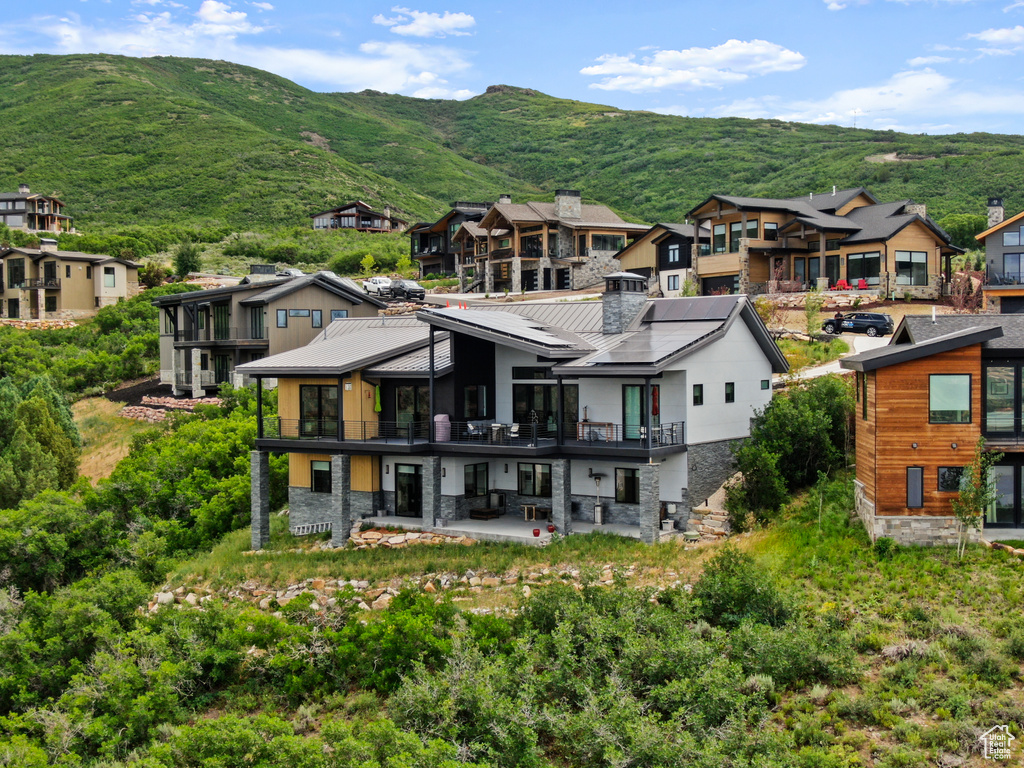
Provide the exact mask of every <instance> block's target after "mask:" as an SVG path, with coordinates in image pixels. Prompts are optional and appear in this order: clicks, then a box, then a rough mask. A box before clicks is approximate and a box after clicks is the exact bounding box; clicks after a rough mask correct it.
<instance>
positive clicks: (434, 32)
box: [373, 6, 476, 37]
mask: <svg viewBox="0 0 1024 768" xmlns="http://www.w3.org/2000/svg"><path fill="white" fill-rule="evenodd" d="M391 11H392V13H397V14H399V15H398V16H395V17H393V18H388V17H386V16H384V15H383V14H378V15H376V16H374V17H373V23H374V24H381V25H382V26H385V27H390V28H391V31H392V32H394V33H395V34H396V35H405V36H407V37H444V36H445V35H468V34H470V33H469V32H466V31H465V30H467V29H469V28H471V27H473V26H474V25H475V24H476V19H474V18H473V17H472V16H470V15H469V14H468V13H452V12H451V11H445V12H444V13H443V14H440V13H428V12H426V11H414V10H411V9H409V8H401V7H398V6H395V7H394V8H392V9H391Z"/></svg>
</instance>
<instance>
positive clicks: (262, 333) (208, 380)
mask: <svg viewBox="0 0 1024 768" xmlns="http://www.w3.org/2000/svg"><path fill="white" fill-rule="evenodd" d="M153 304H154V305H156V307H157V308H158V309H159V310H160V316H161V323H160V381H161V382H162V383H164V384H169V385H170V386H171V388H172V391H173V392H174V394H176V395H178V394H183V393H185V392H190V393H191V395H192V396H193V397H201V396H202V395H203V394H205V393H206V391H207V390H216V389H217V388H219V387H220V385H221V384H223V383H225V382H233V383H234V384H236V385H238V384H245V383H247V382H246V381H245V379H244V377H242V376H240V375H236V374H235V368H236V367H237V366H239V365H241V364H242V363H247V362H250V361H252V360H259V359H260V358H262V357H266V356H267V355H277V354H280V353H282V352H286V351H288V350H290V349H294V348H296V347H303V346H305V345H306V344H308V343H309V342H310V341H311V340H312V339H313V338H314V337H316V336H317V335H319V334H320V333H322V332H323V329H324V328H326V327H327V326H328V325H330V323H331V322H332V321H334V320H337V319H339V318H344V317H376V315H377V310H379V309H382V308H384V307H385V306H387V305H386V304H385V303H384V302H383V301H380V300H379V299H375V298H373V297H371V296H369V295H367V294H365V293H363V291H361V290H360V289H359V287H358V286H357V285H356V284H355V283H354V282H353V281H351V280H348V279H346V278H340V277H338V276H337V275H335V274H334V273H333V272H317V273H316V274H313V275H298V276H292V275H286V276H281V277H272V278H271V279H268V280H259V281H256V282H249V281H248V280H246V281H243V283H241V284H239V285H235V286H230V287H227V288H214V289H210V290H205V291H190V292H188V293H176V294H171V295H168V296H160V297H159V298H156V299H154V300H153Z"/></svg>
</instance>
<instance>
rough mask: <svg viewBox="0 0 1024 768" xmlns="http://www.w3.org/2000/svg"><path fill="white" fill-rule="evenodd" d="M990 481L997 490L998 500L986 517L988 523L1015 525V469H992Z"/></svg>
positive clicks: (989, 474)
mask: <svg viewBox="0 0 1024 768" xmlns="http://www.w3.org/2000/svg"><path fill="white" fill-rule="evenodd" d="M988 479H989V482H990V483H992V485H994V486H995V489H996V498H995V501H993V502H992V505H991V506H990V507H989V508H988V513H987V514H986V515H985V522H986V523H1003V524H1004V525H1005V524H1012V523H1013V497H1014V492H1013V467H1001V466H995V467H990V468H989V470H988Z"/></svg>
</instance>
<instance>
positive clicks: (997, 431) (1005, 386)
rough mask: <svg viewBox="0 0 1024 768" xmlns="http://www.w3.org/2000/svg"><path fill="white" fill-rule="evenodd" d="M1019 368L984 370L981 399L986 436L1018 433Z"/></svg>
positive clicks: (988, 367)
mask: <svg viewBox="0 0 1024 768" xmlns="http://www.w3.org/2000/svg"><path fill="white" fill-rule="evenodd" d="M1019 369H1020V366H1019V364H1016V363H1012V364H991V365H986V366H985V379H984V396H985V405H984V408H985V410H984V413H985V423H984V425H983V431H984V433H985V434H986V435H993V436H1004V437H1005V436H1011V435H1017V434H1019V433H1020V423H1021V422H1020V391H1019V390H1020V385H1019V383H1018V382H1019V381H1020V376H1019Z"/></svg>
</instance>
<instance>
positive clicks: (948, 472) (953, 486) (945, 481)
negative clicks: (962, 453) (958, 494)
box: [939, 467, 964, 492]
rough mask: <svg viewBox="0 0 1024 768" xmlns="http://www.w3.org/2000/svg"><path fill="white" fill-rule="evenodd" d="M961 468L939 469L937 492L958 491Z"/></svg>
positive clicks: (962, 470)
mask: <svg viewBox="0 0 1024 768" xmlns="http://www.w3.org/2000/svg"><path fill="white" fill-rule="evenodd" d="M963 474H964V468H963V467H939V490H940V491H946V492H949V491H958V490H960V478H961V477H963Z"/></svg>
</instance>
